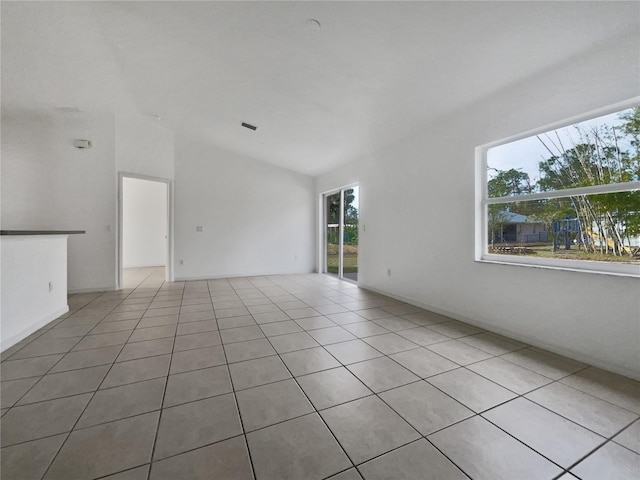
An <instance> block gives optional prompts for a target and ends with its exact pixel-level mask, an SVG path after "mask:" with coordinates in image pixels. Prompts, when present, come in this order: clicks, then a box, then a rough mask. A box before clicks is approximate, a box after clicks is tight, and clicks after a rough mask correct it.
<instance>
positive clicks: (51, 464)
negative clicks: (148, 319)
mask: <svg viewBox="0 0 640 480" xmlns="http://www.w3.org/2000/svg"><path fill="white" fill-rule="evenodd" d="M145 311H146V310H145ZM140 320H142V317H141V318H140ZM138 323H139V322H138ZM131 335H133V330H132V331H131V334H130V335H129V338H130V337H131ZM126 344H127V343H126V342H125V343H124V344H123V345H122V347H121V349H120V352H119V353H118V355H117V356H116V358H115V360H117V358H118V356H120V354H121V353H122V350H124V348H125V346H126ZM115 360H114V362H113V363H112V364H111V365H110V366H109V369H108V370H107V372H106V373H105V375H104V377H102V380H101V381H100V383H99V384H98V387H97V388H96V389H95V390H94V391H93V392H91V398H89V401H88V402H87V404H86V405H85V406H84V408H83V409H82V412H80V415H79V416H78V418H77V419H76V421H75V422H74V424H73V426H72V427H71V430H70V431H69V432H68V434H67V436H66V438H65V439H64V441H63V442H62V444H61V445H60V447H59V448H58V450H57V451H56V454H55V455H54V456H53V458H52V459H51V461H50V462H49V465H48V466H47V468H46V470H45V471H44V473H43V474H42V477H41V478H43V479H44V477H45V476H46V475H47V473H48V472H49V470H50V469H51V467H52V466H53V464H54V463H55V461H56V459H57V458H58V455H60V452H61V451H62V449H63V448H64V446H65V445H66V443H67V441H68V440H69V437H71V434H72V433H73V432H74V430H75V428H76V426H77V425H78V422H79V421H80V419H81V418H82V416H83V415H84V413H85V412H86V410H87V408H89V405H90V404H91V402H92V400H93V398H94V397H95V395H96V394H97V393H98V391H99V390H100V387H101V386H102V384H103V383H104V381H105V380H106V378H107V376H108V375H109V373H110V372H111V369H112V368H113V366H114V365H115V363H116V362H115Z"/></svg>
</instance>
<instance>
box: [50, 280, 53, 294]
mask: <svg viewBox="0 0 640 480" xmlns="http://www.w3.org/2000/svg"><path fill="white" fill-rule="evenodd" d="M52 291H53V282H49V293H51V292H52Z"/></svg>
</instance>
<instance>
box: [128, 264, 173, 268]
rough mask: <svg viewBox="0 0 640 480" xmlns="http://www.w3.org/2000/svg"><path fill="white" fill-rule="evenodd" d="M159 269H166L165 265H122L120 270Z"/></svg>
mask: <svg viewBox="0 0 640 480" xmlns="http://www.w3.org/2000/svg"><path fill="white" fill-rule="evenodd" d="M160 267H166V265H164V264H160V265H156V264H152V265H123V266H122V268H160Z"/></svg>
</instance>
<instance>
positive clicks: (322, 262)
mask: <svg viewBox="0 0 640 480" xmlns="http://www.w3.org/2000/svg"><path fill="white" fill-rule="evenodd" d="M354 187H357V188H358V197H360V184H359V182H354V183H350V184H348V185H344V186H342V187H339V188H333V189H331V190H327V191H326V192H322V193H321V194H320V213H321V215H320V218H321V224H320V229H319V231H320V235H319V237H320V238H319V245H320V248H319V249H318V250H319V259H318V260H319V261H318V265H319V266H320V268H319V270H320V273H324V274H327V275H331V274H329V272H328V271H327V220H328V218H327V213H328V212H327V201H326V198H327V197H329V196H331V195H335V194H336V193H340V218H339V219H338V237H339V238H338V278H339V279H340V280H344V281H346V282H351V283H358V282H357V281H354V280H351V279H349V278H345V277H344V271H343V269H344V191H345V190H349V189H350V188H354ZM359 216H360V205H358V217H359ZM358 260H360V258H359V256H358ZM358 269H359V267H358Z"/></svg>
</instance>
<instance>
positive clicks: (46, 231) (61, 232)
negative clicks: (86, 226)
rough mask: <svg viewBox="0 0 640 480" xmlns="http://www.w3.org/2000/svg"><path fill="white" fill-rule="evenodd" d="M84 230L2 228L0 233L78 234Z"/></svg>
mask: <svg viewBox="0 0 640 480" xmlns="http://www.w3.org/2000/svg"><path fill="white" fill-rule="evenodd" d="M82 233H87V232H86V231H84V230H0V235H76V234H82Z"/></svg>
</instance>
